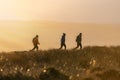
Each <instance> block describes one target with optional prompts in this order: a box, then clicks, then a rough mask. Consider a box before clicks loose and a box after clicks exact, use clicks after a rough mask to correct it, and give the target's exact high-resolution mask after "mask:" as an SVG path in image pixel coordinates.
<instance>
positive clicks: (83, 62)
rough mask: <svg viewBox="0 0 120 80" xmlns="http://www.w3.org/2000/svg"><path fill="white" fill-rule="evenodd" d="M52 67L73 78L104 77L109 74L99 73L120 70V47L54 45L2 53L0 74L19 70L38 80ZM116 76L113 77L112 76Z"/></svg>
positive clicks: (73, 79) (103, 79) (78, 79)
mask: <svg viewBox="0 0 120 80" xmlns="http://www.w3.org/2000/svg"><path fill="white" fill-rule="evenodd" d="M50 67H53V68H55V69H57V70H59V71H60V72H61V73H63V74H65V75H68V76H69V78H70V80H87V79H90V80H92V79H93V80H105V78H107V77H110V76H105V78H103V76H102V77H101V76H100V75H103V74H107V72H109V70H116V71H118V72H119V71H120V47H119V46H118V47H104V46H103V47H98V46H93V47H90V46H89V47H85V48H84V49H82V50H56V49H53V50H45V51H37V52H24V51H22V52H12V53H11V54H10V53H9V54H8V53H1V54H0V74H1V76H4V77H5V76H8V75H11V74H12V76H13V75H18V73H19V74H20V76H21V77H23V76H28V77H27V78H28V80H36V79H37V80H39V75H40V74H41V73H42V71H43V70H45V69H47V68H50ZM114 72H115V71H114ZM116 73H117V72H116ZM117 74H118V75H119V73H117ZM117 74H116V75H117ZM29 78H31V79H29ZM118 78H119V77H118ZM114 79H116V78H114V77H112V79H111V80H114ZM10 80H11V79H10ZM13 80H15V79H13ZM19 80H22V79H19ZM26 80H27V79H26ZM106 80H107V79H106Z"/></svg>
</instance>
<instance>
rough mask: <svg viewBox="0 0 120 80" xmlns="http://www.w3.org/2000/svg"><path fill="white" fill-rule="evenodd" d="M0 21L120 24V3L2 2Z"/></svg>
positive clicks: (112, 0) (101, 0)
mask: <svg viewBox="0 0 120 80" xmlns="http://www.w3.org/2000/svg"><path fill="white" fill-rule="evenodd" d="M0 19H2V20H16V19H17V20H50V21H51V20H52V21H62V22H64V21H66V22H80V23H120V0H0Z"/></svg>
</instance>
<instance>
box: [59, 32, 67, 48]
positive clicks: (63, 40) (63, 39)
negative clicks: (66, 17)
mask: <svg viewBox="0 0 120 80" xmlns="http://www.w3.org/2000/svg"><path fill="white" fill-rule="evenodd" d="M65 41H66V33H63V35H62V37H61V46H60V49H62V48H63V47H64V48H65V50H66V44H65Z"/></svg>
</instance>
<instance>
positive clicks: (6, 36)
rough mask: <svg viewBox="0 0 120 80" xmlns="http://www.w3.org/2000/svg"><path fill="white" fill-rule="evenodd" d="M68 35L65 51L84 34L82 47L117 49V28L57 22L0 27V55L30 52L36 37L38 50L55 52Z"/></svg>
mask: <svg viewBox="0 0 120 80" xmlns="http://www.w3.org/2000/svg"><path fill="white" fill-rule="evenodd" d="M63 32H65V33H66V34H67V37H66V44H67V48H74V47H75V46H76V42H75V39H76V36H77V35H78V34H79V33H80V32H82V33H83V42H82V43H83V46H96V45H97V46H118V45H120V25H111V24H106V25H105V24H76V23H56V22H32V21H31V22H2V23H0V51H15V50H30V49H31V48H32V47H33V45H32V38H33V37H34V36H35V35H36V34H38V35H39V41H40V43H41V45H40V49H52V48H56V49H58V48H59V47H60V39H61V36H62V33H63Z"/></svg>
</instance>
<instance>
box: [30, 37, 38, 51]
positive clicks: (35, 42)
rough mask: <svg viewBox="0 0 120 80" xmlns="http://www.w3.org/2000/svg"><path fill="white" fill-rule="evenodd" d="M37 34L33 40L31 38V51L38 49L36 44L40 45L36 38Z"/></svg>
mask: <svg viewBox="0 0 120 80" xmlns="http://www.w3.org/2000/svg"><path fill="white" fill-rule="evenodd" d="M38 37H39V36H38V35H36V36H35V37H34V38H33V40H32V42H33V46H34V47H33V49H32V50H31V51H34V50H35V49H36V50H37V51H38V49H39V47H38V45H40V43H39V40H38Z"/></svg>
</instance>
